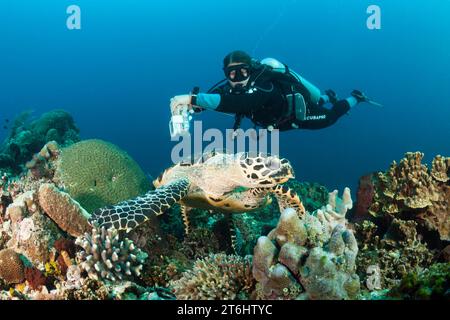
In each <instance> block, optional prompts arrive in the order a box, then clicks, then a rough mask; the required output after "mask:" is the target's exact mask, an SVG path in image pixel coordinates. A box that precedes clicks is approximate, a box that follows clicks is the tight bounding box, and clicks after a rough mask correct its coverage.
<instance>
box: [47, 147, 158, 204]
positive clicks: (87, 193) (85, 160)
mask: <svg viewBox="0 0 450 320" xmlns="http://www.w3.org/2000/svg"><path fill="white" fill-rule="evenodd" d="M53 180H54V181H55V182H56V183H57V185H58V186H59V187H61V188H63V189H64V190H65V191H66V192H67V193H69V194H70V196H71V197H72V198H73V199H74V200H76V201H78V202H79V203H80V204H81V206H82V207H83V208H85V209H86V210H87V211H88V212H92V211H93V210H95V209H98V208H100V207H104V206H108V205H111V204H116V203H118V202H120V201H123V200H127V199H132V198H134V197H136V196H138V195H141V194H143V193H145V192H147V191H148V190H150V182H149V180H148V178H147V176H146V175H145V174H144V172H143V171H142V170H141V169H140V168H139V166H138V164H137V163H136V162H135V161H134V160H133V159H132V158H131V157H130V156H129V155H128V154H126V153H125V152H123V151H122V150H120V149H119V148H118V147H116V146H114V145H113V144H110V143H107V142H104V141H101V140H85V141H82V142H78V143H76V144H74V145H71V146H70V147H68V148H64V149H62V150H61V153H60V155H59V157H58V160H57V164H56V171H55V176H54V179H53Z"/></svg>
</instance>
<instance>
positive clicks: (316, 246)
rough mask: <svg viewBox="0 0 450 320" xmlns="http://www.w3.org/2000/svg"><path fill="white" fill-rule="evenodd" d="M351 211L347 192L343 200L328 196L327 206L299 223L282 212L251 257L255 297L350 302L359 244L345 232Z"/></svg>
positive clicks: (290, 213) (290, 212)
mask: <svg viewBox="0 0 450 320" xmlns="http://www.w3.org/2000/svg"><path fill="white" fill-rule="evenodd" d="M351 207H352V200H351V197H350V190H349V189H348V188H346V190H345V191H344V195H343V199H339V198H338V197H337V191H334V192H332V193H330V194H329V200H328V205H327V206H324V207H322V209H319V210H316V211H315V212H314V213H312V214H310V213H307V214H306V215H305V217H304V218H303V219H300V218H299V217H298V216H297V214H296V212H295V211H294V210H292V209H287V210H285V211H284V212H283V213H282V214H281V216H280V220H279V222H278V225H277V227H276V228H275V229H274V230H272V231H271V232H270V233H269V235H268V236H267V237H264V236H263V237H260V238H259V240H258V243H257V245H256V247H255V251H254V257H253V275H254V277H255V279H256V280H257V281H258V285H257V290H256V296H257V298H260V299H292V298H297V299H355V298H356V297H357V295H358V293H359V287H360V284H359V277H358V276H357V275H356V273H355V271H356V264H355V260H356V255H357V253H358V246H357V243H356V239H355V237H354V236H353V233H352V231H351V230H349V229H347V227H346V225H347V222H346V219H345V214H346V212H347V210H348V209H350V208H351Z"/></svg>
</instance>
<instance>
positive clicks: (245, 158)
mask: <svg viewBox="0 0 450 320" xmlns="http://www.w3.org/2000/svg"><path fill="white" fill-rule="evenodd" d="M291 178H294V171H293V169H292V166H291V164H290V163H289V161H288V160H287V159H280V158H279V157H277V156H270V155H264V154H257V155H254V156H252V155H250V154H248V153H244V152H241V153H236V154H227V153H217V152H211V153H209V154H205V155H203V156H202V157H201V158H200V159H198V160H197V161H194V162H189V163H187V162H180V163H178V164H176V165H174V166H172V167H171V168H169V169H166V170H165V171H164V172H163V173H162V174H161V175H160V176H159V177H158V178H157V179H156V180H155V181H153V184H154V186H155V188H156V189H155V190H152V191H149V192H147V193H146V194H145V195H143V196H139V197H136V198H134V199H131V200H127V201H123V202H121V203H118V204H116V205H113V206H108V207H104V208H100V209H98V210H96V211H95V212H94V213H93V214H92V215H91V217H90V221H91V223H95V224H97V225H98V226H100V227H102V226H105V227H106V228H109V227H112V226H113V227H115V228H116V229H118V230H126V232H129V231H131V230H132V229H134V228H136V227H137V226H138V225H140V224H142V223H143V222H145V221H146V220H148V219H149V218H150V216H152V215H160V214H162V213H164V212H165V211H166V210H167V209H169V208H170V207H171V206H173V205H174V204H175V203H179V204H180V205H181V212H182V215H183V221H184V224H185V232H186V233H189V219H188V212H189V209H190V208H200V209H208V210H213V211H216V212H221V213H225V214H231V213H244V212H251V211H255V210H258V209H260V208H262V207H264V206H266V205H268V204H270V203H271V201H272V198H271V196H270V195H274V196H275V197H276V198H277V201H278V204H279V206H280V211H283V210H284V209H285V208H287V207H290V208H294V209H295V210H296V211H297V212H298V214H299V216H303V215H304V213H305V208H304V207H303V204H302V202H301V201H300V198H299V197H298V195H297V194H296V193H295V192H294V191H293V190H290V189H289V188H288V187H287V186H284V185H283V183H285V182H286V181H288V180H289V179H291Z"/></svg>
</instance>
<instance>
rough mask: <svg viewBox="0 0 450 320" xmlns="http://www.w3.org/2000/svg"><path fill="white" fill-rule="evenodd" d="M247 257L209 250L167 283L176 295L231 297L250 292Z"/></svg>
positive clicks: (188, 297) (249, 261) (202, 298)
mask: <svg viewBox="0 0 450 320" xmlns="http://www.w3.org/2000/svg"><path fill="white" fill-rule="evenodd" d="M251 265H252V263H251V257H250V256H246V257H245V258H242V257H240V256H236V255H226V254H211V255H209V256H208V257H206V258H203V259H198V260H197V261H196V262H195V263H194V267H193V268H192V269H191V270H188V271H186V272H184V273H183V277H182V278H181V279H179V280H176V281H172V282H171V283H170V285H171V287H173V291H174V293H175V296H176V297H177V299H183V300H186V299H187V300H216V299H220V300H233V299H242V298H244V297H245V296H247V297H248V295H249V294H250V293H251V292H252V290H253V288H254V285H255V282H254V279H253V277H252V271H251Z"/></svg>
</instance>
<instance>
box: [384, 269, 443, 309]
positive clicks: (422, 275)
mask: <svg viewBox="0 0 450 320" xmlns="http://www.w3.org/2000/svg"><path fill="white" fill-rule="evenodd" d="M389 296H391V297H395V298H400V299H405V300H430V299H445V300H447V301H448V300H449V299H450V263H437V264H434V265H433V266H431V267H430V268H429V269H425V270H423V271H422V272H417V271H412V272H409V273H408V274H407V275H405V276H404V277H403V279H402V280H401V282H400V284H399V285H398V286H396V287H395V288H393V289H392V290H391V291H390V292H389Z"/></svg>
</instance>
